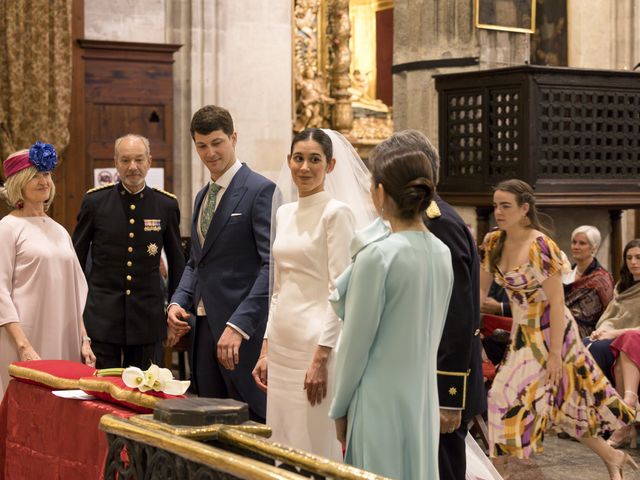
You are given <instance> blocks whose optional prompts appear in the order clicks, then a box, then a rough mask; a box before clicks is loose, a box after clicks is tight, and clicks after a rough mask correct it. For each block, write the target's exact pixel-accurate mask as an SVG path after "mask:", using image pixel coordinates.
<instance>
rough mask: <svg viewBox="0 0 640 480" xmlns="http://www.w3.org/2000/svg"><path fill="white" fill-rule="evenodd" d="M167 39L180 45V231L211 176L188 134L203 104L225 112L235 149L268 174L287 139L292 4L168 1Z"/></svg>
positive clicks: (276, 165)
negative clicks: (233, 131)
mask: <svg viewBox="0 0 640 480" xmlns="http://www.w3.org/2000/svg"><path fill="white" fill-rule="evenodd" d="M165 8H166V12H167V13H166V18H167V27H166V36H167V42H171V43H180V44H182V45H183V47H182V49H181V50H180V52H179V53H178V55H176V64H175V67H174V98H175V101H176V105H175V109H174V111H175V112H176V113H175V117H174V138H175V149H174V154H175V158H176V178H175V185H176V192H177V194H178V196H179V199H180V207H181V211H182V227H183V229H182V232H183V234H188V232H189V225H190V216H191V209H192V206H193V198H194V196H195V194H196V192H197V191H198V190H199V189H200V188H202V186H203V185H204V184H205V183H206V182H207V181H208V179H209V173H208V171H207V170H206V168H205V167H204V166H203V165H202V163H201V161H200V159H199V158H198V156H197V154H196V152H195V149H194V148H193V142H192V140H191V136H190V133H189V124H190V121H191V116H192V115H193V113H194V112H195V111H196V110H198V109H199V108H200V107H202V106H204V105H209V104H215V105H220V106H223V107H225V108H227V109H229V111H230V112H231V115H232V116H233V119H234V123H235V128H236V130H237V131H238V145H237V148H236V153H237V155H238V158H239V159H240V161H242V162H246V163H247V164H248V165H249V166H250V167H251V168H253V169H254V170H256V171H258V172H260V173H263V174H265V175H266V176H268V177H271V178H274V177H275V176H276V174H277V172H278V171H279V169H280V167H281V165H282V163H283V162H284V160H285V158H286V154H287V152H288V148H289V142H290V141H291V128H292V123H291V122H292V114H291V105H292V84H291V2H290V0H272V1H270V2H254V1H251V0H236V1H233V2H228V1H225V0H188V1H187V0H166V5H165Z"/></svg>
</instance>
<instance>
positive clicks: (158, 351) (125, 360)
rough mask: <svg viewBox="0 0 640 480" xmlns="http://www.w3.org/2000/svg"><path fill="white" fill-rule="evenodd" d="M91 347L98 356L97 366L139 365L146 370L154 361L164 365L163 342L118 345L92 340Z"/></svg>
mask: <svg viewBox="0 0 640 480" xmlns="http://www.w3.org/2000/svg"><path fill="white" fill-rule="evenodd" d="M91 349H92V350H93V353H94V354H95V356H96V368H118V367H122V368H127V367H138V368H141V369H143V370H146V369H147V368H149V366H150V365H151V364H152V363H155V364H156V365H159V366H162V365H161V362H162V342H154V343H147V344H144V345H117V344H115V343H106V342H99V341H96V340H92V341H91Z"/></svg>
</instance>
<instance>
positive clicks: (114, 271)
mask: <svg viewBox="0 0 640 480" xmlns="http://www.w3.org/2000/svg"><path fill="white" fill-rule="evenodd" d="M114 158H115V165H116V169H117V171H118V175H119V177H120V182H118V183H115V184H113V183H112V184H109V185H105V186H102V187H98V188H94V189H91V190H89V191H88V192H87V193H86V195H85V197H84V199H83V201H82V206H81V207H80V213H79V214H78V225H77V226H76V229H75V231H74V232H73V245H74V247H75V250H76V254H77V255H78V259H79V260H80V265H82V266H83V268H84V269H85V272H86V275H87V281H88V284H89V295H88V298H87V304H86V307H85V310H84V322H85V325H86V328H87V333H88V335H89V337H90V338H91V347H92V348H93V351H94V353H95V355H96V359H97V361H96V367H97V368H111V367H120V366H124V367H128V366H136V367H140V368H143V369H146V368H148V366H149V365H150V363H151V362H153V363H159V361H160V358H161V353H162V348H161V347H162V340H163V339H164V338H166V321H165V314H164V306H165V298H164V294H163V292H162V283H161V278H160V253H161V251H162V249H163V248H164V250H165V253H166V256H167V263H168V267H169V282H168V287H169V296H170V295H171V294H172V293H173V291H174V290H175V288H176V287H177V285H178V282H179V281H180V277H181V275H182V271H183V270H184V254H183V253H182V248H181V245H180V229H179V224H180V210H179V208H178V202H177V200H176V197H175V196H174V195H172V194H170V193H168V192H165V191H163V190H159V189H156V188H150V187H148V186H147V185H146V183H145V177H146V175H147V172H148V171H149V168H150V167H151V154H150V151H149V141H148V140H147V139H146V138H144V137H142V136H140V135H133V134H129V135H125V136H124V137H121V138H118V139H117V140H116V143H115V156H114ZM89 255H90V257H91V258H90V262H89V263H90V264H89V265H87V257H88V256H89Z"/></svg>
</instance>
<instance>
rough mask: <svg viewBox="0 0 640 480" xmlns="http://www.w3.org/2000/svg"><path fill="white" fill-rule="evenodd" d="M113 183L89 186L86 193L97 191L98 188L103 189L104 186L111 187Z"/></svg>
mask: <svg viewBox="0 0 640 480" xmlns="http://www.w3.org/2000/svg"><path fill="white" fill-rule="evenodd" d="M114 185H115V183H107V184H105V185H100V186H99V187H95V188H91V189H89V190H87V193H93V192H99V191H100V190H104V189H105V188H109V187H113V186H114Z"/></svg>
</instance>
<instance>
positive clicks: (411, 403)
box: [329, 149, 453, 480]
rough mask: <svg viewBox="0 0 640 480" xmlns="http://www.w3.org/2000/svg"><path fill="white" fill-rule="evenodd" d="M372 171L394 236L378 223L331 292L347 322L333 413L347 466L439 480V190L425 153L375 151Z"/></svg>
mask: <svg viewBox="0 0 640 480" xmlns="http://www.w3.org/2000/svg"><path fill="white" fill-rule="evenodd" d="M372 174H373V179H372V186H371V194H372V197H373V201H374V204H375V206H376V209H377V210H378V213H379V214H380V215H381V216H382V218H383V219H384V220H387V221H388V222H389V223H390V225H391V232H390V233H389V232H385V229H384V227H383V226H382V224H381V221H379V222H378V224H374V225H373V226H372V227H371V228H370V229H369V230H368V231H367V232H365V233H366V234H367V235H369V238H365V239H364V240H363V238H362V236H361V237H359V238H356V241H354V243H353V247H352V253H353V254H355V260H354V263H353V264H352V265H351V267H349V268H348V269H347V271H345V272H344V273H343V274H342V276H341V277H340V278H339V279H338V284H337V290H336V291H335V292H334V293H333V295H332V298H331V300H332V304H333V306H334V308H335V310H336V312H337V313H338V315H339V316H340V317H341V318H343V319H344V327H343V331H342V338H341V340H340V343H339V345H338V349H337V352H336V369H335V372H336V373H335V379H336V380H335V382H336V383H335V389H334V392H335V393H334V397H333V402H332V405H331V409H330V413H329V415H330V416H331V418H333V419H335V420H336V431H337V436H338V439H339V440H340V441H341V442H342V443H343V446H344V447H345V448H346V453H345V462H346V463H348V464H351V465H354V466H356V467H360V468H363V469H365V470H368V471H371V472H374V473H377V474H379V475H384V476H386V477H390V478H394V479H408V480H409V479H411V480H419V479H437V478H439V476H438V439H439V427H440V419H439V409H438V408H439V407H438V394H437V392H438V389H437V381H436V360H437V351H438V345H439V343H440V337H441V336H442V330H443V327H444V322H445V316H446V312H447V307H448V305H449V298H450V295H451V289H452V285H453V270H452V267H451V254H450V252H449V249H448V248H447V247H446V246H445V245H444V243H442V242H441V241H440V240H438V239H437V238H436V237H435V236H434V235H433V234H431V233H430V232H429V231H428V230H427V228H426V227H425V226H424V223H423V221H422V218H421V214H422V212H423V211H424V210H425V209H426V207H427V206H428V205H429V203H430V201H431V198H432V196H433V190H434V187H433V181H432V174H431V167H430V163H429V160H428V159H427V157H426V156H425V155H424V153H422V152H417V151H412V150H400V151H398V150H396V151H395V152H394V153H392V154H389V152H387V151H385V150H384V149H376V150H374V152H373V154H372ZM365 236H366V235H365ZM354 250H355V251H354Z"/></svg>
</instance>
